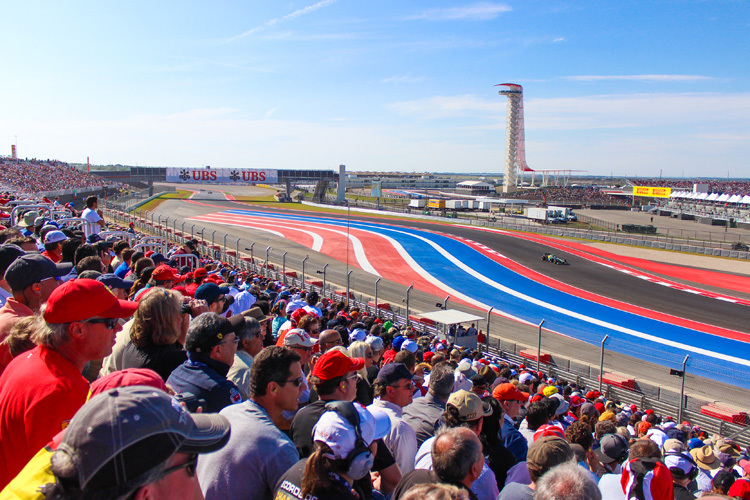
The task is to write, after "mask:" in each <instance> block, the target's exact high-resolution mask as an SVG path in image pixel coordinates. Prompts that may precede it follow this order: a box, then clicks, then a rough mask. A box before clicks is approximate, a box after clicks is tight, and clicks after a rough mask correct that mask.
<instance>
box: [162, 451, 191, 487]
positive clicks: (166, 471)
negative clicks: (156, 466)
mask: <svg viewBox="0 0 750 500" xmlns="http://www.w3.org/2000/svg"><path fill="white" fill-rule="evenodd" d="M197 462H198V455H190V458H188V461H187V462H185V463H184V464H180V465H175V466H173V467H169V468H167V469H164V470H163V471H161V473H160V474H159V475H158V476H157V477H156V479H155V480H154V482H156V481H157V480H159V479H161V478H163V477H166V476H168V475H170V474H171V473H173V472H177V471H178V470H182V469H185V472H187V475H188V476H190V477H195V464H196V463H197Z"/></svg>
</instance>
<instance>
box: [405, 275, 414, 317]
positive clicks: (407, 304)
mask: <svg viewBox="0 0 750 500" xmlns="http://www.w3.org/2000/svg"><path fill="white" fill-rule="evenodd" d="M413 288H414V282H413V281H412V282H411V285H409V288H407V289H406V326H409V295H410V294H411V290H412V289H413Z"/></svg>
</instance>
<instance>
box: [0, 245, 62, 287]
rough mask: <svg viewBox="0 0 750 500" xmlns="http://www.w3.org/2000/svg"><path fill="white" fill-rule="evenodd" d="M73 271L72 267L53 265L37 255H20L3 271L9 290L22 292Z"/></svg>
mask: <svg viewBox="0 0 750 500" xmlns="http://www.w3.org/2000/svg"><path fill="white" fill-rule="evenodd" d="M71 269H73V265H72V264H70V263H67V264H55V263H54V262H52V261H51V260H50V259H48V258H47V257H45V256H44V255H42V254H39V253H31V254H25V255H21V256H19V257H18V258H16V259H15V260H14V261H13V262H12V263H11V264H10V265H9V266H8V269H7V270H6V271H5V281H7V282H8V286H10V289H11V290H23V289H25V288H27V287H30V286H31V285H33V284H34V283H40V282H41V281H42V280H46V279H49V278H59V277H60V276H65V275H66V274H68V273H69V272H70V270H71Z"/></svg>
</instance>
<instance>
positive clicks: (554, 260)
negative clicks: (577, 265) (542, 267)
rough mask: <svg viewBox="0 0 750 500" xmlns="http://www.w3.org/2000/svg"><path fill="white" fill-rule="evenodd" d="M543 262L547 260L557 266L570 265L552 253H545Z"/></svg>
mask: <svg viewBox="0 0 750 500" xmlns="http://www.w3.org/2000/svg"><path fill="white" fill-rule="evenodd" d="M542 260H546V261H547V262H552V263H553V264H557V265H558V266H569V265H570V263H568V261H567V260H565V259H561V258H560V257H558V256H557V255H555V254H551V253H544V254H542Z"/></svg>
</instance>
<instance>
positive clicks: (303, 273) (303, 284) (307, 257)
mask: <svg viewBox="0 0 750 500" xmlns="http://www.w3.org/2000/svg"><path fill="white" fill-rule="evenodd" d="M309 258H310V256H309V255H305V258H304V259H302V289H303V290H304V289H305V263H306V262H307V259H309Z"/></svg>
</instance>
